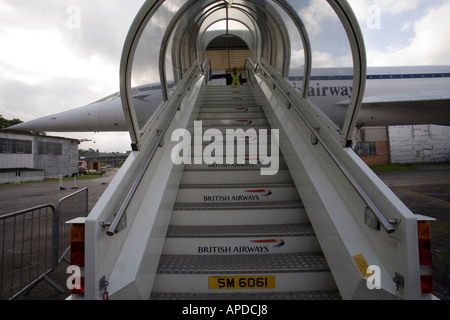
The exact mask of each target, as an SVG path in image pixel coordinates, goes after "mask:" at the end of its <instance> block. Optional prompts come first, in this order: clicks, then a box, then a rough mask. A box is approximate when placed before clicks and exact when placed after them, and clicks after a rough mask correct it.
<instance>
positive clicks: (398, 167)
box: [370, 164, 419, 172]
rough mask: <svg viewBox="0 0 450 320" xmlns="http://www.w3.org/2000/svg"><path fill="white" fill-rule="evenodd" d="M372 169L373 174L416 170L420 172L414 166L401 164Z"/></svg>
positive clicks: (373, 167) (371, 167)
mask: <svg viewBox="0 0 450 320" xmlns="http://www.w3.org/2000/svg"><path fill="white" fill-rule="evenodd" d="M370 169H372V171H373V172H387V171H416V170H419V169H418V168H417V167H415V166H412V165H399V164H389V165H377V166H370Z"/></svg>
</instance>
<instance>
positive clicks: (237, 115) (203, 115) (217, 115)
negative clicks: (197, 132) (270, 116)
mask: <svg viewBox="0 0 450 320" xmlns="http://www.w3.org/2000/svg"><path fill="white" fill-rule="evenodd" d="M242 118H244V120H246V119H250V120H252V119H266V115H265V114H264V113H263V112H245V113H243V112H202V111H201V110H200V112H199V114H198V120H207V119H239V120H240V119H242Z"/></svg>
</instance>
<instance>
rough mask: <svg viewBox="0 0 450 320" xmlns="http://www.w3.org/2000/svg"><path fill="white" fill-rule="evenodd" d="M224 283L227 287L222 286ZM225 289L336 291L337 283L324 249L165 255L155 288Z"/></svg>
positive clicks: (235, 290) (202, 291) (199, 290)
mask: <svg viewBox="0 0 450 320" xmlns="http://www.w3.org/2000/svg"><path fill="white" fill-rule="evenodd" d="M240 279H242V280H240ZM249 279H250V280H249ZM241 281H242V282H243V283H244V284H247V285H246V288H243V287H242V286H243V285H241V286H239V284H240V283H242V282H241ZM257 282H258V283H259V284H258V285H256V283H257ZM220 284H222V285H223V286H224V288H223V289H220V288H219V286H220ZM224 290H225V291H227V292H245V291H247V290H251V291H252V292H280V291H282V292H298V291H334V290H336V286H335V284H334V281H333V277H332V275H331V273H330V271H329V269H328V265H327V263H326V261H325V258H324V257H323V255H322V254H321V253H292V254H269V255H227V256H220V255H196V256H193V255H163V256H161V260H160V264H159V268H158V274H157V276H156V279H155V283H154V286H153V291H154V292H157V293H164V292H182V293H187V292H190V293H220V291H224Z"/></svg>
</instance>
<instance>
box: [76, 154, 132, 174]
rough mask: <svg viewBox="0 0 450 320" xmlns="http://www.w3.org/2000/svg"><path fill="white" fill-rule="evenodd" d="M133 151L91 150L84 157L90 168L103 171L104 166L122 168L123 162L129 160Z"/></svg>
mask: <svg viewBox="0 0 450 320" xmlns="http://www.w3.org/2000/svg"><path fill="white" fill-rule="evenodd" d="M130 153H131V151H128V152H127V153H120V152H111V153H102V152H89V153H87V154H86V156H85V157H84V158H83V160H84V161H86V163H87V167H88V169H90V170H96V171H101V168H102V167H106V166H111V167H114V168H120V167H121V166H122V164H123V163H124V162H125V161H126V160H127V158H128V156H129V155H130Z"/></svg>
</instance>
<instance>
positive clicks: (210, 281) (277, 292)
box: [150, 85, 340, 299]
mask: <svg viewBox="0 0 450 320" xmlns="http://www.w3.org/2000/svg"><path fill="white" fill-rule="evenodd" d="M205 90H206V91H205V94H204V99H203V103H202V104H201V106H200V107H199V108H200V109H199V110H198V111H199V112H198V121H202V125H203V131H205V130H207V129H209V128H216V129H219V130H221V131H222V132H225V129H236V128H242V129H244V130H246V128H254V129H256V131H257V132H259V130H258V129H270V126H269V124H268V121H267V118H266V115H265V114H264V111H263V109H262V107H261V106H260V105H259V104H258V101H256V99H255V95H254V94H253V91H252V88H251V87H250V86H246V85H244V86H239V87H233V86H207V87H206V89H205ZM252 138H253V137H250V136H247V137H246V142H247V143H248V142H249V139H252ZM208 144H209V143H205V145H204V147H205V146H206V145H208ZM247 160H248V159H247ZM262 166H264V165H263V164H261V163H258V164H256V165H255V164H250V163H249V162H248V161H247V162H246V164H241V165H237V164H235V165H227V164H223V165H207V164H205V163H203V164H201V165H196V164H186V165H185V168H184V173H183V177H182V180H181V185H180V188H179V191H178V195H177V198H176V202H175V207H174V211H173V214H172V218H171V223H170V226H169V230H168V232H167V236H166V240H165V245H164V249H163V254H162V256H161V259H160V263H159V267H158V271H157V275H156V278H155V281H154V285H153V290H152V295H151V297H150V298H151V299H340V295H339V293H338V291H337V288H336V284H335V281H334V279H333V276H332V275H331V272H330V270H329V268H328V265H327V262H326V260H325V258H324V255H323V253H322V250H321V248H320V246H319V243H318V241H317V239H316V236H315V234H314V230H313V228H312V226H311V224H310V222H309V219H308V216H307V214H306V211H305V208H304V206H303V204H302V200H301V197H300V195H299V194H298V192H297V189H296V188H295V185H294V182H293V180H292V177H291V174H290V172H289V170H288V168H287V166H286V164H285V162H284V160H283V157H282V155H280V168H279V171H278V173H277V174H276V175H274V176H263V175H261V174H260V169H261V167H262Z"/></svg>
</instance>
